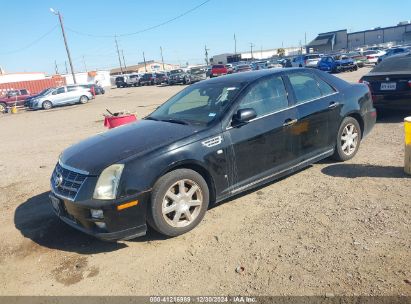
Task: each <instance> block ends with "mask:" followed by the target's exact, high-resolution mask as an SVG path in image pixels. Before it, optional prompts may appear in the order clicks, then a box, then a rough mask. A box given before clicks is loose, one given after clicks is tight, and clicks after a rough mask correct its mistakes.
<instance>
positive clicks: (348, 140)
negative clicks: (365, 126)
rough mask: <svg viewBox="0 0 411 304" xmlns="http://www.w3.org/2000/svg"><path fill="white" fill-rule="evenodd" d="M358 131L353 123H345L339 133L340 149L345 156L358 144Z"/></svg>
mask: <svg viewBox="0 0 411 304" xmlns="http://www.w3.org/2000/svg"><path fill="white" fill-rule="evenodd" d="M358 136H359V132H358V130H357V127H356V126H355V125H354V124H351V123H350V124H347V125H346V126H345V127H344V130H343V132H342V134H341V150H342V151H343V153H344V154H345V155H347V156H349V155H351V154H353V153H354V152H355V150H356V148H357V145H358Z"/></svg>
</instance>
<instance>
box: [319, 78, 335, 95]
mask: <svg viewBox="0 0 411 304" xmlns="http://www.w3.org/2000/svg"><path fill="white" fill-rule="evenodd" d="M317 83H318V86H319V87H320V90H321V93H322V94H323V96H325V95H330V94H333V93H335V90H334V88H333V87H332V86H330V85H329V84H328V83H326V82H325V81H324V80H322V79H321V78H317Z"/></svg>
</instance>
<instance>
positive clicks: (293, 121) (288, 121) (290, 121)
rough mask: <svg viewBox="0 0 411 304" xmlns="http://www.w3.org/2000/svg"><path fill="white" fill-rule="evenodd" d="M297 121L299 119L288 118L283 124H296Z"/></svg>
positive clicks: (286, 125) (285, 125)
mask: <svg viewBox="0 0 411 304" xmlns="http://www.w3.org/2000/svg"><path fill="white" fill-rule="evenodd" d="M297 121H298V120H297V119H291V118H288V119H286V120H285V121H284V123H283V126H284V127H288V126H291V125H293V124H295V123H296V122H297Z"/></svg>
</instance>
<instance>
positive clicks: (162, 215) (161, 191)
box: [147, 169, 209, 237]
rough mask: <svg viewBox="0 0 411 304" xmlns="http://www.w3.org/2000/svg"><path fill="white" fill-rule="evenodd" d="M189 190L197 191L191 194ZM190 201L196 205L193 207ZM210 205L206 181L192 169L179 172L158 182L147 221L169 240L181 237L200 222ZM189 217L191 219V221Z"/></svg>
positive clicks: (176, 171) (152, 196)
mask: <svg viewBox="0 0 411 304" xmlns="http://www.w3.org/2000/svg"><path fill="white" fill-rule="evenodd" d="M182 185H184V186H182ZM183 188H184V190H181V189H183ZM193 189H194V190H193ZM190 191H195V192H193V194H190ZM167 193H168V195H167ZM181 193H183V195H182V198H181ZM190 201H191V202H192V203H193V205H190V203H189V202H190ZM208 203H209V190H208V186H207V183H206V181H205V180H204V178H203V177H202V176H201V175H200V174H198V173H197V172H195V171H193V170H189V169H177V170H175V171H171V172H169V173H167V174H165V175H164V176H162V177H161V178H159V179H158V180H157V182H156V183H155V185H154V187H153V192H152V193H151V204H150V207H149V209H148V214H147V220H148V223H149V225H150V226H151V227H152V228H153V229H155V230H156V231H158V232H159V233H161V234H164V235H166V236H170V237H174V236H178V235H181V234H184V233H186V232H188V231H190V230H191V229H193V228H194V227H196V226H197V225H198V224H199V223H200V222H201V220H202V219H203V217H204V215H205V213H206V211H207V209H208ZM194 204H195V205H194ZM173 206H174V207H173ZM167 208H168V210H166V209H167ZM167 211H168V212H167ZM187 212H188V213H187ZM188 214H190V215H188ZM188 216H189V217H192V219H191V220H190V219H188Z"/></svg>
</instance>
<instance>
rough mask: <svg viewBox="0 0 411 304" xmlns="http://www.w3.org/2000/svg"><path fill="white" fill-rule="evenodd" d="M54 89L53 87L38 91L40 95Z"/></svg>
mask: <svg viewBox="0 0 411 304" xmlns="http://www.w3.org/2000/svg"><path fill="white" fill-rule="evenodd" d="M52 90H53V88H47V89H44V90H43V91H41V92H40V93H38V95H45V94H47V93H49V92H50V91H52Z"/></svg>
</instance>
